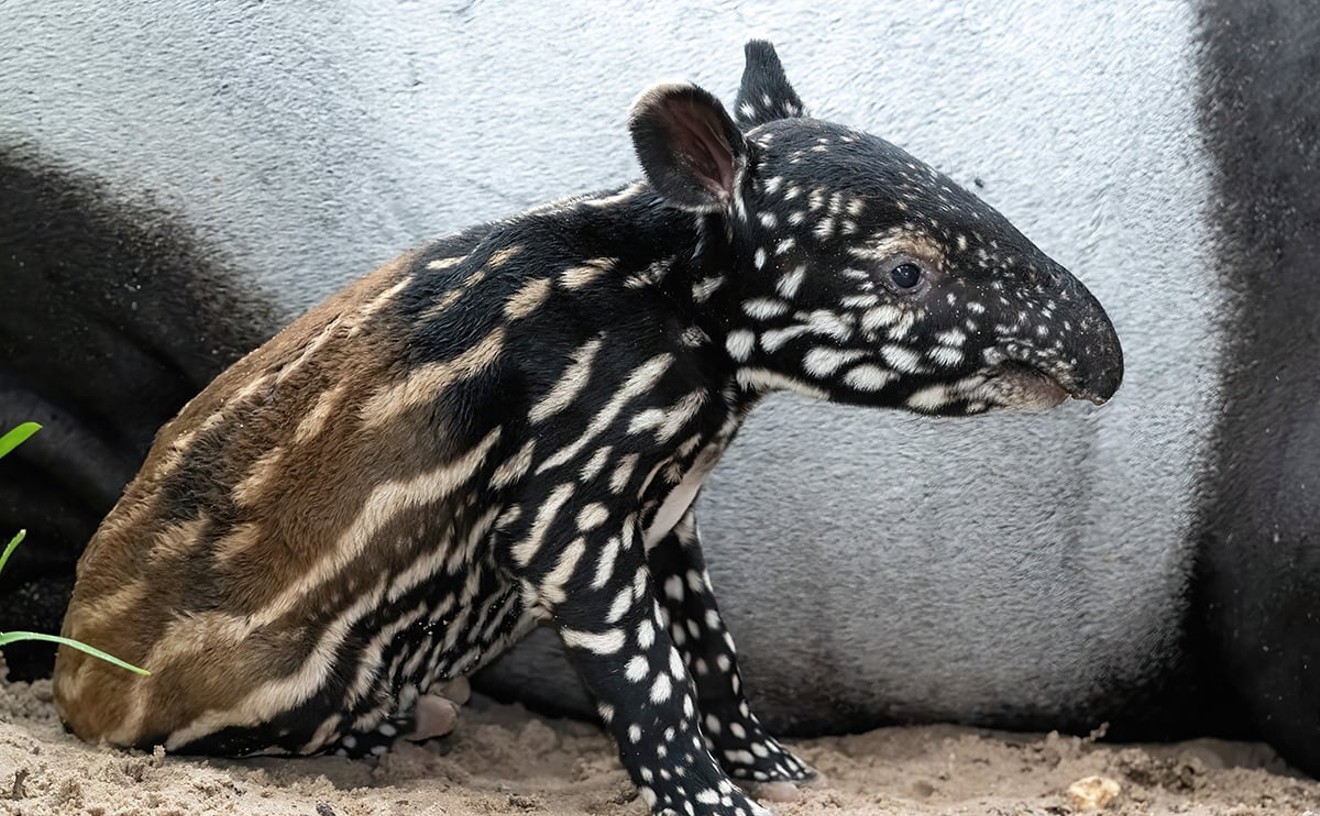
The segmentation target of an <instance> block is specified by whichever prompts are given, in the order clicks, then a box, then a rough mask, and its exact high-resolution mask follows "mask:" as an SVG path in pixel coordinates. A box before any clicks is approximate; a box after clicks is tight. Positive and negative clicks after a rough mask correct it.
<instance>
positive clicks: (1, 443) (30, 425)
mask: <svg viewBox="0 0 1320 816" xmlns="http://www.w3.org/2000/svg"><path fill="white" fill-rule="evenodd" d="M39 430H41V426H40V425H38V424H37V423H35V422H24V423H23V424H22V425H19V426H17V427H15V428H14V429H13V430H11V431H9V432H8V433H6V434H5V435H4V436H0V459H3V458H4V456H5V454H7V453H9V452H10V451H11V450H13V449H14V448H17V447H18V446H19V445H21V444H23V443H24V442H26V441H27V438H28V437H29V436H31V435H32V434H34V433H36V432H37V431H39Z"/></svg>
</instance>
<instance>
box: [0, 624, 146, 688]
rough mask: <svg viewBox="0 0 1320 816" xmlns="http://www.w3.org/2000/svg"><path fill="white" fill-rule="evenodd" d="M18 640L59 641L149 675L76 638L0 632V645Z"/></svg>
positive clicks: (35, 633)
mask: <svg viewBox="0 0 1320 816" xmlns="http://www.w3.org/2000/svg"><path fill="white" fill-rule="evenodd" d="M20 640H44V641H46V642H47V643H59V644H61V645H63V646H68V647H70V648H72V649H77V650H78V651H80V652H86V653H87V654H89V655H91V656H92V657H99V658H100V659H102V660H104V661H105V662H107V663H111V664H113V665H116V666H118V667H119V668H121V669H128V670H129V671H131V672H133V673H134V674H140V675H142V676H143V677H150V676H151V672H149V671H147V670H146V669H140V668H138V667H137V666H134V665H133V664H132V663H127V662H125V661H123V660H120V659H119V658H117V657H115V656H114V655H112V654H106V653H105V652H103V651H101V650H100V649H97V648H95V647H93V646H88V645H87V644H86V643H79V642H78V641H76V640H69V639H68V638H65V637H60V636H59V635H47V634H43V633H41V632H0V647H4V646H8V645H9V644H11V643H16V642H18V641H20Z"/></svg>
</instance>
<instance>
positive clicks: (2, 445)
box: [0, 422, 151, 677]
mask: <svg viewBox="0 0 1320 816" xmlns="http://www.w3.org/2000/svg"><path fill="white" fill-rule="evenodd" d="M39 430H41V426H40V425H38V424H37V423H35V422H24V423H23V424H22V425H19V426H18V427H16V428H14V429H12V430H10V431H9V432H8V433H6V434H5V435H4V436H0V458H4V456H5V455H6V454H8V453H9V452H10V451H12V450H13V449H14V448H17V447H18V446H19V445H21V444H23V442H25V441H27V438H28V437H30V436H32V434H34V433H36V432H37V431H39ZM26 536H27V530H19V531H18V534H17V535H15V536H14V537H13V538H11V539H10V540H9V543H8V544H7V545H5V549H4V552H3V553H0V573H3V572H4V571H5V564H7V563H9V556H10V555H11V554H12V553H13V552H14V550H16V549H18V545H19V544H22V543H23V539H24V537H26ZM20 640H42V641H46V642H47V643H59V644H61V645H64V646H68V647H70V648H72V649H77V650H79V651H82V652H86V653H87V654H89V655H91V656H93V657H98V658H100V659H101V660H104V661H105V662H107V663H110V664H112V665H115V666H118V667H119V668H121V669H127V670H129V671H131V672H134V673H136V674H140V675H143V676H144V677H145V676H147V675H149V674H151V672H149V671H147V670H146V669H142V668H138V667H137V666H134V665H133V664H132V663H126V662H124V661H123V660H120V659H119V658H117V657H115V656H114V655H110V654H106V653H105V652H103V651H101V650H100V649H97V648H95V647H92V646H88V645H87V644H86V643H81V642H79V641H76V640H70V639H69V638H64V637H60V636H59V635H47V634H44V633H42V632H0V648H3V647H5V646H8V645H9V644H10V643H16V642H18V641H20Z"/></svg>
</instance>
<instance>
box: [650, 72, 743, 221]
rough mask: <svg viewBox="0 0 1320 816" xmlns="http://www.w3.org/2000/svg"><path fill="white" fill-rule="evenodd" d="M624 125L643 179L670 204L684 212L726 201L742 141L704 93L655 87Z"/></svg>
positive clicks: (694, 88) (719, 205) (717, 103)
mask: <svg viewBox="0 0 1320 816" xmlns="http://www.w3.org/2000/svg"><path fill="white" fill-rule="evenodd" d="M628 129H629V130H630V131H632V139H633V147H634V148H635V149H636V150H637V158H638V160H639V161H641V163H642V169H643V170H645V171H646V177H647V178H648V179H649V180H650V182H651V184H652V185H653V186H654V187H655V189H656V190H657V191H658V192H659V193H660V195H662V196H664V198H665V200H667V201H668V202H669V203H670V204H673V205H675V206H678V207H682V208H684V209H688V210H716V209H720V208H722V207H723V206H725V205H727V204H728V202H729V201H730V199H731V198H732V196H733V187H734V185H735V184H736V183H737V178H738V171H739V170H740V169H741V167H742V166H743V165H744V164H745V163H746V160H747V143H746V142H745V141H743V136H742V133H740V132H739V131H738V128H737V126H735V125H734V124H733V120H732V119H730V118H729V114H728V112H727V111H725V110H724V106H723V105H721V104H720V101H719V100H718V99H716V98H715V97H714V96H713V95H711V94H710V93H709V92H708V91H705V90H702V89H701V88H698V87H697V86H696V85H689V84H664V85H656V86H654V87H652V88H650V89H649V90H647V91H645V92H644V93H643V94H642V95H641V96H640V97H638V98H637V101H636V102H634V103H633V106H632V113H631V114H630V115H629V117H628Z"/></svg>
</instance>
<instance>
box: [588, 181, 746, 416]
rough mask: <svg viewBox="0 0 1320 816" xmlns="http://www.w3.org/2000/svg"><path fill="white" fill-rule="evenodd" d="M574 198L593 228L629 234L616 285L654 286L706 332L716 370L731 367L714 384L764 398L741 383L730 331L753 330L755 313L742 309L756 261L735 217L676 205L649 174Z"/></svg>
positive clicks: (666, 304) (667, 304) (662, 304)
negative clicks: (745, 251)
mask: <svg viewBox="0 0 1320 816" xmlns="http://www.w3.org/2000/svg"><path fill="white" fill-rule="evenodd" d="M574 203H575V205H576V208H578V211H579V212H583V211H584V210H585V211H586V212H585V213H584V215H586V216H587V219H588V221H589V222H590V223H591V228H590V231H591V232H592V233H594V234H597V235H600V236H602V239H604V237H605V236H613V237H615V238H622V239H623V240H622V242H621V244H620V245H621V246H625V247H626V249H625V251H624V254H625V257H624V258H622V259H621V261H622V263H621V267H622V269H621V270H620V274H619V275H616V276H615V278H614V283H615V285H622V286H624V287H627V288H631V289H635V290H640V291H648V292H650V293H651V294H652V295H653V300H651V305H652V306H654V307H656V308H663V309H667V310H668V311H669V312H670V313H671V314H673V315H674V317H675V318H676V319H678V320H681V321H683V322H684V323H685V324H686V325H689V326H694V327H695V328H698V329H700V330H701V332H702V333H704V335H705V337H706V341H705V342H704V343H702V344H700V346H699V349H700V354H701V355H703V356H705V357H706V358H707V364H708V365H709V366H710V368H711V370H719V371H722V372H724V373H725V375H726V376H725V378H724V379H723V380H722V381H720V382H719V383H712V386H718V387H720V388H724V387H726V386H727V387H728V388H731V389H733V390H734V391H737V392H738V396H737V402H738V403H740V404H742V405H744V407H749V406H750V405H751V404H752V403H754V402H755V401H756V400H757V399H759V397H760V396H761V395H762V394H764V393H765V389H747V388H746V387H745V386H742V385H739V380H738V377H737V373H738V369H739V368H740V364H739V362H738V361H737V360H735V359H734V358H733V356H732V355H731V353H730V348H729V347H730V335H731V334H732V335H734V336H735V338H745V337H748V336H750V332H749V330H748V327H749V323H750V319H749V317H748V315H746V314H744V312H743V309H742V303H743V301H744V300H746V299H747V297H748V296H749V295H748V293H747V291H745V290H746V288H747V285H748V283H749V282H748V281H746V280H744V279H743V278H744V276H745V272H746V270H747V269H748V268H749V262H748V261H747V260H746V259H744V258H742V257H741V255H740V251H739V245H738V243H737V239H736V237H735V235H734V232H733V230H732V229H731V226H730V225H729V223H728V221H727V220H726V219H725V218H724V217H723V216H722V215H719V214H711V213H698V212H691V211H688V210H682V209H678V208H675V207H672V206H670V205H668V204H666V203H665V202H664V201H663V200H662V199H661V198H660V196H659V195H658V194H657V193H656V192H655V190H654V189H653V188H652V187H651V186H650V185H649V184H647V183H646V182H635V183H633V184H631V185H628V186H626V187H622V188H619V189H617V190H612V191H608V192H605V193H600V194H597V195H594V196H592V197H589V198H584V199H577V200H575V202H574ZM624 236H626V237H624ZM736 342H737V341H736ZM716 358H717V359H716Z"/></svg>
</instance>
